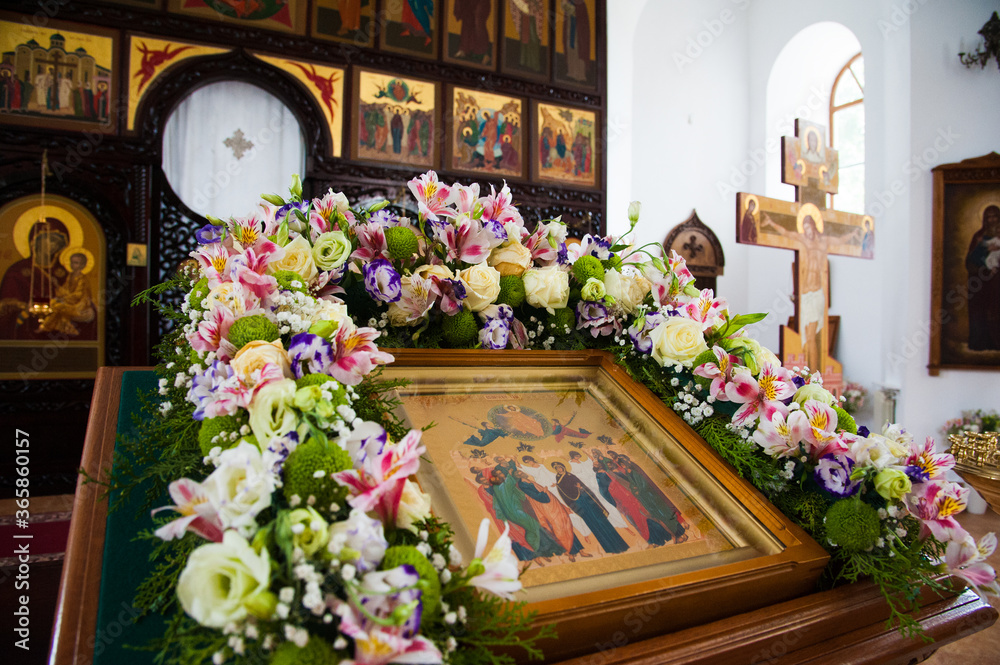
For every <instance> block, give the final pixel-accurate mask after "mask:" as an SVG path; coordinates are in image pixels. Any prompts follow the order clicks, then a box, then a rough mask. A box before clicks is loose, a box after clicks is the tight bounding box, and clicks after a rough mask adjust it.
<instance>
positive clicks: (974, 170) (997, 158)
mask: <svg viewBox="0 0 1000 665" xmlns="http://www.w3.org/2000/svg"><path fill="white" fill-rule="evenodd" d="M932 173H933V174H934V226H933V234H934V235H933V242H932V259H931V263H932V266H931V268H932V270H931V280H932V281H931V317H930V361H929V363H928V370H929V372H930V375H931V376H937V375H938V374H939V373H940V371H941V370H942V369H972V370H1000V154H998V153H996V152H992V153H990V154H988V155H984V156H982V157H975V158H972V159H966V160H964V161H961V162H958V163H954V164H942V165H940V166H937V167H935V168H934V169H932Z"/></svg>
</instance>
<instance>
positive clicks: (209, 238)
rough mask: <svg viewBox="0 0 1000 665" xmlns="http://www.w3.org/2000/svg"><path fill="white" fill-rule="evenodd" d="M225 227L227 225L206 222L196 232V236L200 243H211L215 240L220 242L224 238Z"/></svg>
mask: <svg viewBox="0 0 1000 665" xmlns="http://www.w3.org/2000/svg"><path fill="white" fill-rule="evenodd" d="M224 228H226V227H224V226H215V225H214V224H206V225H205V226H203V227H201V228H200V229H198V230H197V231H195V232H194V238H195V240H197V241H198V244H199V245H211V244H212V243H213V242H218V241H219V240H221V239H222V230H223V229H224Z"/></svg>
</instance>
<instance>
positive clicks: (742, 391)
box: [726, 363, 795, 425]
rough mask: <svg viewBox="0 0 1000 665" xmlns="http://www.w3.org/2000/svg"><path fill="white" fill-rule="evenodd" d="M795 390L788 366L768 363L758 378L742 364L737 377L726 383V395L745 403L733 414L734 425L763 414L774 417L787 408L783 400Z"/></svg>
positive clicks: (735, 400) (764, 416) (734, 373)
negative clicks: (776, 412)
mask: <svg viewBox="0 0 1000 665" xmlns="http://www.w3.org/2000/svg"><path fill="white" fill-rule="evenodd" d="M794 394H795V386H794V385H793V384H792V377H791V374H790V373H789V372H788V370H787V369H785V368H784V367H779V366H777V365H773V364H771V363H766V364H765V365H764V368H763V369H762V370H761V371H760V376H758V377H757V378H756V379H754V378H753V375H752V374H751V373H750V370H748V369H746V368H744V367H738V368H736V369H735V370H733V380H732V381H730V382H729V383H727V384H726V397H728V398H729V399H730V401H732V402H737V403H739V404H742V405H743V406H741V407H740V408H739V410H737V411H736V414H735V415H733V424H734V425H744V424H746V423H748V422H752V421H753V419H754V418H756V417H757V416H758V415H760V416H761V417H763V418H766V419H768V420H769V419H770V418H771V415H772V414H773V413H774V412H775V411H776V410H778V411H781V412H782V413H784V412H785V411H786V410H787V407H785V405H784V404H782V402H781V401H782V400H784V399H786V398H788V397H791V396H792V395H794Z"/></svg>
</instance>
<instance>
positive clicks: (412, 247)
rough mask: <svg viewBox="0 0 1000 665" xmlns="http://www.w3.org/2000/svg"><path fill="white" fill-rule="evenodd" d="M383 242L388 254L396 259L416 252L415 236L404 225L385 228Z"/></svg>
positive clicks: (406, 257)
mask: <svg viewBox="0 0 1000 665" xmlns="http://www.w3.org/2000/svg"><path fill="white" fill-rule="evenodd" d="M385 244H386V247H387V248H388V250H389V256H390V257H392V258H393V259H395V260H397V261H402V260H403V259H408V258H410V257H411V256H413V255H414V254H416V253H417V236H416V234H414V233H413V231H412V230H411V229H410V228H409V227H406V226H390V227H389V228H387V229H386V230H385Z"/></svg>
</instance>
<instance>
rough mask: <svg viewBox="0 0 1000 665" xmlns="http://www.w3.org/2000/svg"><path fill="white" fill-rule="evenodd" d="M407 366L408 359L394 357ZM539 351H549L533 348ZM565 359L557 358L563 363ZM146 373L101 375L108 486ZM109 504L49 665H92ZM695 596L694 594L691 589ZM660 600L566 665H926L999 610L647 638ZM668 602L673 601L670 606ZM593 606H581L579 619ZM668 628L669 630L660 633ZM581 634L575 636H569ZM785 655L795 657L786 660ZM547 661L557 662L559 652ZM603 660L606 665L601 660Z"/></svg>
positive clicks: (101, 442)
mask: <svg viewBox="0 0 1000 665" xmlns="http://www.w3.org/2000/svg"><path fill="white" fill-rule="evenodd" d="M394 353H395V354H396V355H397V357H398V358H399V359H400V360H403V359H404V356H405V355H406V354H407V353H412V352H403V351H395V352H394ZM436 353H438V354H439V355H441V354H444V353H447V354H456V356H455V357H456V358H457V360H458V361H459V362H461V363H464V364H472V363H473V362H477V360H476V359H477V356H474V355H472V354H471V353H469V352H454V351H452V352H436ZM530 353H532V354H541V352H537V351H532V352H530ZM496 355H498V354H489V356H486V354H482V353H481V354H479V355H478V364H481V365H485V366H489V365H490V363H491V362H493V361H491V360H489V358H493V357H494V356H496ZM560 355H562V354H556V356H555V357H556V359H557V360H558V357H559V356H560ZM150 369H151V368H148V367H104V368H101V369H100V370H99V371H98V375H97V382H96V385H95V389H94V401H93V404H92V407H91V409H90V420H89V423H88V425H87V439H86V443H85V445H84V451H83V461H82V467H83V469H84V470H86V471H87V473H88V474H90V475H91V476H92V477H94V478H96V479H97V480H98V481H105V480H107V474H108V472H109V469H110V467H111V460H112V455H113V453H114V445H115V433H116V430H117V423H116V421H117V416H118V410H119V402H120V397H121V385H122V375H123V374H124V373H125V372H126V371H130V370H147V371H148V370H150ZM107 508H108V499H107V496H106V495H105V493H104V486H103V485H101V484H99V483H84V482H83V480H82V478H81V480H80V481H79V482H78V485H77V492H76V497H75V500H74V504H73V518H72V522H71V526H70V535H69V542H68V543H67V547H66V563H65V565H64V566H63V572H62V581H61V586H60V591H59V605H58V609H57V610H56V620H55V627H54V629H53V633H52V648H51V652H50V657H49V661H48V662H49V663H50V665H87V664H89V663H91V662H92V660H93V653H94V644H95V640H94V635H95V631H96V627H97V607H98V603H99V590H100V583H101V575H102V570H101V560H102V558H103V557H102V553H103V549H104V537H105V527H106V517H107ZM692 591H694V590H692ZM652 600H654V601H655V603H651V604H648V605H646V606H644V608H643V607H642V606H640V607H639V609H637V610H636V611H635V612H633V613H632V614H627V615H626V619H627V621H626V622H624V623H622V622H618V623H616V624H612V623H609V624H608V626H609V627H610V629H611V630H615V631H616V632H614V633H613V634H612V635H611V640H610V641H603V642H602V641H598V640H597V639H593V640H591V639H586V640H578V641H579V642H581V643H580V644H579V650H580V651H581V652H588V653H593V654H594V655H591V656H586V657H580V658H576V659H574V660H572V661H568V662H566V663H564V665H587V664H590V663H594V662H601V663H607V664H610V663H615V664H619V663H620V664H626V663H628V664H632V665H649V664H650V663H654V662H655V663H670V664H672V665H695V664H698V665H729V664H730V663H734V662H748V663H752V662H757V663H768V662H775V660H776V659H777V658H779V657H782V656H784V657H783V658H782V660H781V662H782V663H786V664H790V663H806V662H808V663H810V665H820V664H825V665H839V664H840V663H844V662H851V663H855V665H894V664H896V663H899V664H901V665H903V664H907V663H911V662H915V661H914V658H916V661H922V660H924V659H925V658H926V657H927V655H928V654H929V653H930V652H931V651H933V650H935V649H937V648H939V647H940V646H942V645H944V644H947V643H949V642H952V641H954V640H957V639H961V638H962V637H965V636H967V635H971V634H972V633H975V632H977V631H980V630H983V629H985V628H988V627H989V626H990V625H992V624H993V623H994V622H995V621H996V618H997V612H996V610H994V609H993V608H992V607H990V605H989V604H988V603H986V602H984V601H982V600H980V599H979V597H978V596H976V595H975V594H974V593H973V592H972V591H965V592H964V593H961V594H955V595H945V596H944V597H937V596H935V595H932V594H925V598H924V599H923V600H924V601H925V603H924V604H923V605H922V607H921V609H920V610H919V612H918V613H917V614H916V615H915V618H916V619H917V620H918V621H919V622H920V623H921V625H922V626H923V627H924V629H925V630H926V631H927V634H928V635H929V636H930V637H932V638H933V639H934V640H935V642H933V643H925V642H923V641H921V640H919V639H917V640H915V639H912V638H909V637H905V636H903V635H901V634H900V633H899V631H898V630H896V629H895V628H892V627H887V626H886V624H885V620H886V618H887V617H888V612H889V610H888V608H887V607H886V605H885V601H884V599H883V598H882V595H881V593H880V592H879V590H878V588H877V587H875V586H873V585H871V584H852V585H847V586H843V587H840V588H837V589H833V590H832V591H826V592H822V593H814V594H811V595H808V596H803V597H802V598H798V599H796V600H792V601H787V602H783V603H780V604H777V605H773V606H771V607H766V608H762V609H759V610H755V611H752V612H748V613H745V614H740V615H737V616H731V617H729V618H727V619H722V620H719V621H715V622H712V623H704V624H702V625H697V626H694V627H691V628H688V629H686V630H681V631H679V632H674V633H671V634H660V635H658V636H656V637H653V638H651V639H647V640H641V638H639V637H638V636H637V635H636V634H635V632H634V626H636V625H638V624H642V623H645V622H646V621H647V619H654V620H655V619H657V618H658V617H660V616H661V615H663V614H682V613H683V611H684V607H683V606H678V605H677V604H676V601H675V595H674V594H673V593H672V592H664V593H662V594H661V595H659V596H656V597H654V598H653V599H652ZM666 603H669V604H666ZM594 609H595V608H593V607H591V608H580V611H579V614H580V615H586V614H587V613H588V612H589V613H593V611H594ZM661 632H662V631H661ZM564 635H568V636H570V637H575V636H573V635H570V634H569V633H564ZM786 654H787V655H786ZM547 656H548V660H549V661H550V662H553V661H555V660H556V659H557V656H556V655H555V653H554V652H550V653H547ZM595 656H596V657H599V658H600V660H599V661H595V660H593V659H594V657H595Z"/></svg>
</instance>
